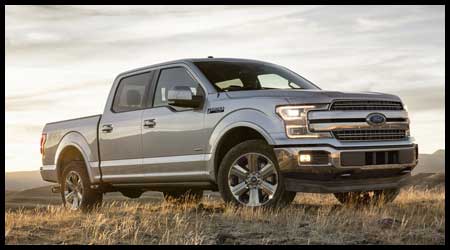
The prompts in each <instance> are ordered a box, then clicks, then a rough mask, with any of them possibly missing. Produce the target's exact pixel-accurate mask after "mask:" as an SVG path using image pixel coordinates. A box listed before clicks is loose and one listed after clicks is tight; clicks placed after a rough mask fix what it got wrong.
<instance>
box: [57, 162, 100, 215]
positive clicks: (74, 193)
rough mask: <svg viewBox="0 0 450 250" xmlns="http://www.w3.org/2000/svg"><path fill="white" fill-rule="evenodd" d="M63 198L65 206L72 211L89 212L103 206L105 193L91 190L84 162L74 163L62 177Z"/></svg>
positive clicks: (66, 169) (70, 164)
mask: <svg viewBox="0 0 450 250" xmlns="http://www.w3.org/2000/svg"><path fill="white" fill-rule="evenodd" d="M78 180H80V181H79V182H78ZM69 183H70V184H71V185H69ZM74 183H77V185H74ZM69 195H70V196H69ZM80 197H81V199H80ZM61 198H62V200H63V204H64V206H65V207H67V208H70V209H71V210H81V211H83V212H87V211H90V210H92V209H93V208H95V207H97V206H100V205H101V203H102V200H103V193H101V192H100V191H98V190H95V189H92V188H91V182H90V180H89V176H88V174H87V172H86V168H85V166H84V162H82V161H72V162H70V163H69V164H68V165H67V166H66V167H65V168H64V170H63V173H62V176H61Z"/></svg>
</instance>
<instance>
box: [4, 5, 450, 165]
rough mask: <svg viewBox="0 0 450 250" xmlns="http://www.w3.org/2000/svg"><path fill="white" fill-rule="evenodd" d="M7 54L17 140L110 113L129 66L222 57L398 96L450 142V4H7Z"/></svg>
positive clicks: (9, 119) (9, 106)
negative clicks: (114, 90) (447, 91)
mask: <svg viewBox="0 0 450 250" xmlns="http://www.w3.org/2000/svg"><path fill="white" fill-rule="evenodd" d="M5 52H6V56H5V72H6V76H5V80H6V86H5V92H6V93H5V106H6V107H5V112H6V123H7V126H9V127H10V128H17V129H19V130H20V131H19V130H14V129H11V130H7V131H6V132H5V133H6V134H7V137H8V138H9V139H10V140H11V141H12V140H14V139H12V138H14V135H15V134H17V133H22V132H21V131H23V129H25V130H26V127H27V126H29V125H30V124H31V125H32V126H37V127H38V126H41V125H43V124H44V123H46V122H50V121H56V120H62V119H69V118H75V117H76V116H84V115H90V114H96V113H101V112H102V110H103V106H104V104H105V102H106V97H107V95H108V92H109V90H110V87H111V84H112V82H113V80H114V77H115V76H116V75H117V74H119V73H121V72H123V71H128V70H130V69H133V68H138V67H142V66H146V65H151V64H155V63H159V62H164V61H168V60H173V59H179V58H191V57H206V56H209V55H213V56H215V57H238V58H252V59H260V60H265V61H270V62H273V63H277V64H280V65H283V66H286V67H288V68H290V69H292V70H294V71H296V72H298V73H299V74H300V75H302V76H304V77H306V78H307V79H309V80H312V81H313V82H315V83H317V84H318V85H319V86H321V87H322V88H323V89H330V90H342V91H376V92H387V93H393V94H397V95H399V96H400V97H401V98H402V99H403V100H404V101H405V103H407V105H408V106H409V109H410V114H411V116H412V117H413V118H414V122H415V124H417V125H413V126H414V128H415V130H414V131H413V132H414V133H417V135H418V136H417V137H418V138H420V140H421V141H422V142H424V143H423V144H425V146H423V147H421V148H422V149H424V148H426V147H429V151H430V152H432V151H434V150H436V149H438V148H439V147H444V143H442V142H441V141H439V140H435V141H436V142H430V141H429V140H428V139H427V138H430V136H429V131H428V129H429V127H430V126H431V125H430V126H428V125H427V126H425V124H426V123H427V122H428V121H429V119H430V116H427V115H425V114H427V113H430V114H433V117H435V121H436V122H442V121H445V116H444V111H445V104H444V101H445V95H444V81H445V70H444V68H445V57H444V54H445V7H444V6H215V5H214V6H6V7H5ZM440 125H441V124H440ZM440 125H439V126H440ZM441 127H442V126H441ZM441 127H439V128H441ZM443 133H445V130H444V129H440V130H438V131H437V135H436V136H435V137H433V138H442V136H443ZM24 134H26V136H24V137H21V139H20V141H19V142H17V143H20V145H23V144H26V143H36V138H39V136H40V129H32V130H30V132H29V133H28V132H27V133H24ZM427 145H430V146H427ZM19 149H20V146H19V144H17V145H16V146H14V147H11V148H10V151H11V152H8V154H15V155H20V154H21V152H20V150H19ZM34 157H37V158H35V159H34V163H36V162H39V155H36V156H34ZM16 158H17V157H16ZM10 159H12V158H11V157H10ZM13 162H14V161H11V162H9V163H8V164H13ZM34 163H33V164H34Z"/></svg>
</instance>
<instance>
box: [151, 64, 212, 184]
mask: <svg viewBox="0 0 450 250" xmlns="http://www.w3.org/2000/svg"><path fill="white" fill-rule="evenodd" d="M175 86H188V87H189V88H190V89H191V91H192V93H193V95H204V94H205V91H204V90H203V88H202V87H201V85H200V84H199V83H198V81H197V80H195V78H194V77H193V76H192V73H191V72H190V71H189V70H188V68H186V67H184V66H177V67H168V68H162V69H161V70H160V71H159V75H158V78H157V83H156V87H155V89H154V98H153V104H152V105H151V107H150V108H148V109H146V110H144V112H143V115H142V146H143V150H142V152H143V162H142V165H143V173H144V181H145V182H171V181H201V180H207V179H208V176H209V175H208V172H207V171H206V160H207V159H209V157H208V155H206V154H205V150H206V144H207V136H206V130H205V128H204V119H205V111H204V107H205V105H202V107H201V108H198V109H192V108H180V107H173V106H170V105H169V104H168V101H167V94H168V91H169V90H170V89H172V88H173V87H175Z"/></svg>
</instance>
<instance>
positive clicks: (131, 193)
mask: <svg viewBox="0 0 450 250" xmlns="http://www.w3.org/2000/svg"><path fill="white" fill-rule="evenodd" d="M120 193H121V194H122V195H123V196H125V197H128V198H130V199H137V198H139V197H141V195H142V194H143V193H144V192H142V191H139V190H122V191H120Z"/></svg>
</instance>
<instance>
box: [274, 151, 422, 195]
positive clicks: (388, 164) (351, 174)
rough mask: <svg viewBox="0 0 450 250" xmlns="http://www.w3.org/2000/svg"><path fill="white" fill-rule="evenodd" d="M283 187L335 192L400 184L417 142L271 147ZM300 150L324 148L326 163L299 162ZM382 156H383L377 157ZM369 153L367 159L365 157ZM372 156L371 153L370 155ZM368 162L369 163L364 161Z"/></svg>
mask: <svg viewBox="0 0 450 250" xmlns="http://www.w3.org/2000/svg"><path fill="white" fill-rule="evenodd" d="M274 151H275V155H276V157H277V160H278V165H279V167H280V172H281V175H282V176H283V179H284V182H285V184H286V190H288V191H295V192H311V193H337V192H355V191H369V190H381V189H389V188H400V187H401V186H403V185H405V184H406V183H407V182H408V177H410V176H411V171H412V170H413V169H414V167H415V166H416V165H417V162H418V160H417V155H418V150H417V145H416V144H411V145H402V146H391V147H355V148H352V147H346V148H336V147H333V146H331V145H330V146H326V145H324V146H320V145H318V146H305V147H303V146H293V147H275V148H274ZM300 152H307V153H311V152H326V153H328V154H327V155H328V159H327V161H326V163H324V162H323V157H322V162H320V164H318V163H313V164H307V163H299V159H298V158H299V154H300ZM382 156H383V157H385V159H379V158H380V157H381V158H382ZM368 157H370V159H368ZM372 157H375V158H374V159H372ZM369 162H372V163H373V164H368V163H369Z"/></svg>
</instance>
